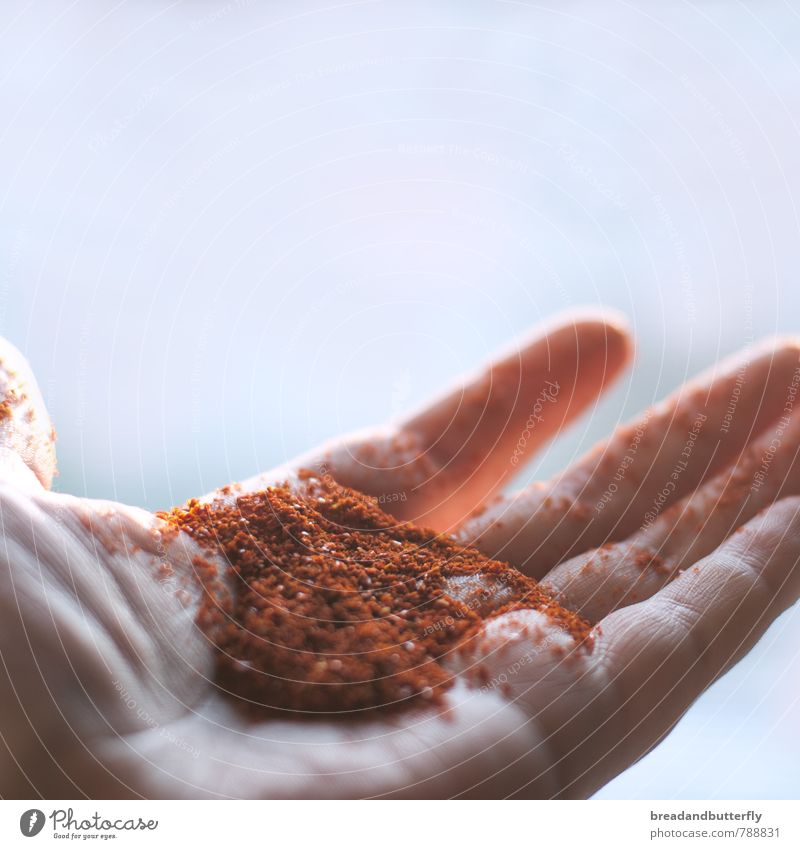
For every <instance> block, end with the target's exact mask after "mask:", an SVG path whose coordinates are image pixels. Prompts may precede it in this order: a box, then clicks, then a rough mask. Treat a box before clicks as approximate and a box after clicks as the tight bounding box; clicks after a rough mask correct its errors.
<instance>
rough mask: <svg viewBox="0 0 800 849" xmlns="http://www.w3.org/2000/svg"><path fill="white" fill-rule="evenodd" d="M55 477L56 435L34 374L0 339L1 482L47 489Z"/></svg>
mask: <svg viewBox="0 0 800 849" xmlns="http://www.w3.org/2000/svg"><path fill="white" fill-rule="evenodd" d="M55 473H56V451H55V431H54V430H53V426H52V424H51V423H50V417H49V416H48V414H47V410H46V409H45V406H44V400H43V399H42V395H41V393H40V392H39V387H38V386H37V385H36V380H35V378H34V376H33V372H32V371H31V369H30V366H29V365H28V363H27V362H26V360H25V358H24V357H23V356H22V354H20V352H19V351H18V350H17V349H16V348H15V347H14V346H13V345H12V344H11V343H10V342H8V341H7V340H5V339H2V338H0V481H6V482H10V483H14V484H16V485H18V486H21V487H24V488H26V489H30V488H39V487H44V488H45V489H49V488H50V485H51V484H52V482H53V476H54V475H55Z"/></svg>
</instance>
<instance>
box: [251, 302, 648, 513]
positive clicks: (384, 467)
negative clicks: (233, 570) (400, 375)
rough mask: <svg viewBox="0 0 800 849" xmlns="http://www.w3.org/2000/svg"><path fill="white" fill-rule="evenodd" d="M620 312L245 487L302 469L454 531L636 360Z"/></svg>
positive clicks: (584, 320)
mask: <svg viewBox="0 0 800 849" xmlns="http://www.w3.org/2000/svg"><path fill="white" fill-rule="evenodd" d="M630 351H631V346H630V340H629V336H628V332H627V330H626V327H625V324H624V320H623V319H622V318H621V317H620V316H618V315H617V314H616V313H604V312H601V311H596V310H595V311H587V312H583V313H579V312H578V313H576V312H573V313H569V314H567V315H564V316H561V317H559V318H556V319H554V320H553V321H551V322H549V323H548V324H546V325H544V326H542V327H539V328H537V329H536V330H534V331H533V332H532V333H531V334H529V335H528V336H527V337H525V338H523V339H522V340H519V341H517V342H515V343H514V344H512V345H511V346H510V347H509V348H508V349H507V350H506V351H505V352H503V353H502V354H500V355H499V356H498V358H497V359H495V360H494V361H493V362H490V363H489V364H488V365H487V366H485V367H483V368H482V369H481V370H480V371H479V372H478V373H477V374H475V375H472V376H469V377H467V378H466V379H464V380H462V381H460V382H458V383H457V385H456V387H455V388H453V389H450V390H448V391H447V392H445V393H444V395H443V396H442V397H440V398H438V399H435V400H434V401H433V402H431V403H430V404H428V405H426V406H425V407H424V408H423V409H422V410H420V411H419V412H417V413H414V414H412V415H410V416H408V417H406V418H404V419H402V420H401V421H399V422H394V423H390V424H389V425H387V426H385V427H383V428H380V429H377V430H372V431H367V432H365V433H361V434H355V435H353V436H350V437H346V438H344V439H341V440H337V441H336V442H335V443H333V444H331V445H328V446H324V447H323V448H322V449H319V450H317V451H313V452H311V453H310V454H308V455H306V456H304V457H301V458H300V459H298V460H295V461H293V462H292V463H290V464H287V466H285V467H283V468H282V469H279V470H276V471H273V472H271V473H270V474H269V475H258V476H256V477H255V478H252V479H250V480H248V481H245V482H244V483H243V484H241V485H240V486H241V487H242V488H243V489H244V490H247V491H251V490H254V489H258V488H263V486H264V485H265V482H266V481H269V480H274V479H275V478H276V477H278V478H280V477H281V476H283V477H286V476H287V475H288V474H291V473H292V471H293V470H296V469H298V468H303V467H306V468H309V469H312V470H314V471H315V472H316V473H318V474H319V473H322V474H328V475H330V476H332V477H333V478H334V479H335V480H336V481H337V482H338V483H340V484H342V485H344V486H348V487H351V488H353V489H357V490H359V491H361V492H364V493H366V494H367V495H372V496H374V497H376V498H377V499H378V500H379V502H380V504H381V506H382V507H383V508H384V509H385V510H386V511H387V512H389V513H392V514H393V515H395V516H397V517H398V518H399V519H402V520H414V521H417V522H419V523H421V524H425V525H428V526H431V527H435V528H438V529H446V528H448V527H450V526H452V525H454V524H455V523H457V522H458V521H460V520H461V519H463V518H464V517H465V516H467V515H469V513H471V512H472V511H473V510H474V509H476V508H477V507H478V506H479V505H481V504H482V503H483V502H484V501H485V500H486V499H487V498H488V497H489V496H490V495H492V493H494V492H496V491H497V490H498V489H500V488H501V487H503V486H504V485H505V484H506V483H507V482H508V480H510V478H511V477H512V476H513V475H514V474H515V473H516V472H517V471H519V470H520V469H521V468H522V466H523V465H524V463H525V462H527V460H529V459H530V458H531V457H532V456H533V455H534V453H535V452H536V451H537V450H538V449H539V448H541V446H542V445H543V444H544V443H545V442H547V441H548V440H549V439H551V438H552V437H553V436H555V435H556V434H557V433H558V432H559V431H560V429H561V428H563V427H564V426H565V425H566V424H567V423H568V422H570V421H571V420H572V419H573V418H575V416H577V415H578V414H579V413H580V412H582V411H583V410H584V409H586V407H588V406H589V405H590V404H591V403H592V402H593V401H594V400H595V399H596V398H597V397H598V395H599V394H600V393H601V392H602V391H603V390H604V389H605V388H606V387H607V386H608V384H609V383H610V382H611V381H612V380H613V379H614V378H615V377H616V376H617V375H618V374H619V372H620V371H621V369H622V368H623V367H624V366H625V365H626V363H627V362H628V360H629V358H630Z"/></svg>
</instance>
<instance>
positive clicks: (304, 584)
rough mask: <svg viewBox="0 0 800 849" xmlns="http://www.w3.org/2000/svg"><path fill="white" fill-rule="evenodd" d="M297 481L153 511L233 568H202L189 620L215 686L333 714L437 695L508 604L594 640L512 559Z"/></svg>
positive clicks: (344, 492)
mask: <svg viewBox="0 0 800 849" xmlns="http://www.w3.org/2000/svg"><path fill="white" fill-rule="evenodd" d="M301 478H302V480H301V482H300V484H299V485H295V486H294V487H293V488H292V489H290V488H289V487H288V486H287V485H282V486H272V487H269V488H268V489H266V490H264V491H263V492H257V493H252V494H247V495H241V496H238V497H237V498H235V499H234V500H232V499H231V498H227V499H220V500H218V501H216V502H213V503H211V504H201V503H199V502H198V501H196V500H193V501H190V502H189V503H188V504H187V505H186V506H185V507H181V508H176V509H174V510H173V511H172V512H170V513H167V514H162V518H164V519H166V520H167V521H169V522H170V523H172V524H173V525H174V526H177V527H178V528H180V529H182V530H184V531H186V532H187V533H189V534H190V535H191V536H192V537H193V538H194V539H195V540H197V541H198V542H200V543H201V544H202V545H203V546H204V547H206V548H208V549H209V550H212V551H214V552H217V553H219V552H221V553H222V554H223V555H224V558H225V560H226V561H227V564H228V565H229V572H228V574H227V575H220V574H218V573H217V572H216V570H215V569H214V568H213V567H209V568H200V569H198V576H199V578H200V580H201V581H202V583H203V586H204V589H205V592H204V593H203V598H202V602H201V605H200V610H199V614H198V623H199V625H200V627H201V628H202V629H203V631H204V632H205V633H206V634H207V635H208V637H209V639H210V640H211V641H212V642H213V643H214V645H215V647H216V653H217V661H216V663H217V666H216V679H217V683H218V684H219V685H220V686H221V687H222V688H223V689H224V690H225V691H227V692H228V693H229V694H231V695H233V696H236V697H239V698H240V699H241V700H244V702H245V703H246V704H249V705H251V706H253V707H256V708H257V709H260V710H263V709H265V708H266V709H282V710H290V711H301V712H311V713H329V712H347V711H357V710H364V709H373V708H388V707H391V706H398V705H403V704H406V703H408V702H409V701H411V700H416V699H418V698H422V699H428V700H433V701H437V700H438V699H439V698H440V696H441V694H442V693H443V691H444V690H445V689H446V688H447V687H448V686H449V685H450V684H451V683H452V676H453V673H452V671H448V670H447V668H446V666H445V663H446V660H447V657H448V655H452V653H453V652H457V651H459V650H460V649H463V648H464V647H465V646H466V645H467V644H468V643H469V641H470V640H471V639H472V638H474V637H476V636H477V635H478V634H479V632H480V629H481V626H482V624H483V623H484V621H485V620H486V619H488V618H491V617H495V616H498V615H500V614H501V613H505V612H507V611H509V610H517V609H523V608H527V609H535V610H539V611H542V612H544V613H545V614H546V615H547V616H548V617H549V618H550V619H551V621H552V622H554V623H555V624H556V625H558V626H559V627H561V628H563V629H564V630H565V631H567V632H568V633H569V634H571V635H572V636H573V638H574V639H575V641H576V643H579V642H582V641H584V640H586V639H588V638H589V629H590V626H589V624H588V623H587V622H585V621H584V620H582V619H581V618H580V617H579V616H577V614H575V613H572V612H570V611H568V610H566V609H564V608H562V607H561V606H560V605H559V604H558V603H557V602H556V601H555V600H554V599H553V598H552V597H550V596H549V595H547V594H546V593H545V592H544V590H543V589H542V588H541V587H540V586H539V584H538V583H537V582H536V581H534V580H533V579H531V578H527V577H525V576H524V575H522V574H521V573H520V572H519V571H517V570H516V569H514V568H512V567H511V566H509V565H507V564H505V563H500V562H498V561H496V560H491V559H489V558H487V557H485V556H484V555H483V554H481V553H480V552H479V551H477V550H476V549H473V548H464V547H462V546H459V545H457V544H456V543H455V542H453V541H452V540H451V539H450V538H449V537H446V536H443V535H440V534H437V533H435V532H434V531H431V530H426V529H424V528H419V527H416V526H414V525H412V524H408V523H402V524H398V522H397V520H396V519H394V518H393V517H391V516H389V515H388V514H386V513H384V512H383V511H382V510H381V509H380V508H379V507H378V506H377V503H376V501H375V500H374V499H370V498H369V497H368V496H365V495H362V494H360V493H358V492H355V491H353V490H349V489H345V488H344V487H340V486H339V485H337V484H335V483H334V482H332V481H331V480H330V479H319V478H317V477H314V476H313V474H312V473H309V472H306V473H304V474H303V475H302V476H301ZM199 565H200V566H202V565H203V564H199ZM228 588H230V589H228Z"/></svg>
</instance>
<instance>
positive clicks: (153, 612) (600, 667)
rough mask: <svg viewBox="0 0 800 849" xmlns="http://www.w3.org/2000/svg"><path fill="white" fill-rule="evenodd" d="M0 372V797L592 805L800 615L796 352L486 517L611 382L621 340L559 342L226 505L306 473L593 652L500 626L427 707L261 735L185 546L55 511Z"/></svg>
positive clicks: (80, 504)
mask: <svg viewBox="0 0 800 849" xmlns="http://www.w3.org/2000/svg"><path fill="white" fill-rule="evenodd" d="M0 357H1V358H2V363H3V367H2V375H0V390H2V391H3V393H4V395H5V397H6V399H7V400H8V401H9V403H8V405H7V413H8V415H6V416H5V418H3V419H2V420H0V477H1V478H2V481H3V483H2V485H0V518H2V522H3V535H4V546H3V548H2V550H0V606H1V608H2V609H1V610H0V654H1V655H2V658H3V661H4V667H3V671H2V673H0V705H1V706H2V712H1V713H0V732H2V735H3V739H4V741H5V743H6V746H5V749H4V750H3V752H2V753H1V754H0V794H1V795H3V796H33V795H37V794H41V795H44V796H49V797H73V796H77V795H82V794H86V795H88V796H90V797H92V796H95V797H96V796H103V797H110V796H127V795H141V796H146V797H156V798H157V797H172V796H183V797H198V796H221V797H256V798H265V797H266V798H272V797H289V798H293V797H304V796H312V797H318V796H337V797H338V796H380V795H410V796H433V797H444V796H454V795H478V796H506V795H525V796H544V797H549V796H559V795H561V796H584V795H588V794H590V793H592V792H594V790H596V789H597V788H598V787H600V786H601V785H602V784H603V783H605V782H606V781H607V780H609V779H610V778H611V777H613V776H614V775H615V774H617V773H618V772H620V771H621V770H622V769H624V768H625V767H627V766H628V765H630V764H631V763H633V762H634V761H635V760H637V759H638V758H639V757H641V756H642V755H643V754H644V753H645V752H646V751H648V750H649V748H651V747H652V746H653V745H654V744H655V743H656V742H658V740H659V739H661V737H662V736H663V735H664V734H665V733H666V732H667V731H668V730H669V729H670V728H671V727H672V725H673V724H674V723H675V722H676V721H677V719H678V718H679V717H680V716H681V714H682V713H683V711H685V710H686V708H687V707H688V706H689V705H690V704H691V702H692V701H693V700H694V699H695V698H696V697H697V695H699V694H700V693H701V692H702V691H703V689H704V688H705V687H707V686H708V685H709V684H710V683H711V682H712V681H713V680H714V679H715V678H716V677H718V676H719V675H720V674H722V673H723V672H724V671H725V670H726V669H727V668H729V666H730V665H731V664H732V663H734V662H735V661H736V660H737V659H738V658H739V657H741V655H742V654H743V653H744V652H746V651H747V650H748V649H749V648H750V647H751V646H752V644H753V643H754V642H755V641H756V640H757V639H758V636H759V635H760V634H761V633H762V632H763V630H764V629H765V628H766V627H767V625H768V624H769V622H770V621H772V619H774V617H775V616H776V615H777V614H778V613H779V612H780V611H781V610H783V609H784V608H785V607H787V606H788V605H790V604H791V603H792V602H793V601H794V600H795V599H796V597H797V593H798V590H800V587H799V586H798V569H797V567H796V562H797V558H798V555H800V533H799V531H800V515H799V514H798V506H800V501H798V499H797V498H796V495H797V494H798V493H800V479H799V478H798V469H797V462H796V460H795V454H796V451H797V447H798V444H800V432H799V431H798V424H797V421H796V418H797V417H796V416H791V415H789V417H788V419H786V420H783V419H782V416H784V415H785V414H786V409H787V403H788V407H789V408H791V406H792V404H793V402H794V395H793V393H794V392H796V391H797V385H798V371H797V369H798V364H799V360H798V346H797V344H796V343H794V342H790V341H779V342H776V343H774V344H771V345H769V346H765V347H762V348H761V349H758V350H756V351H751V352H749V353H748V354H745V355H743V357H742V358H740V359H739V360H736V361H729V362H728V363H727V364H724V365H719V366H717V367H716V368H715V369H714V370H713V371H712V372H711V373H709V374H707V375H705V376H703V377H701V378H699V379H697V380H696V381H693V382H692V383H690V384H687V386H685V387H683V388H682V389H681V390H680V391H679V392H678V393H676V394H675V395H674V396H672V397H671V398H670V399H668V400H667V401H666V402H664V403H663V404H661V405H659V406H658V407H656V408H655V409H653V410H651V411H649V412H648V413H646V414H645V416H644V418H643V419H642V421H641V422H640V423H639V424H634V425H631V426H628V427H625V428H621V429H619V430H618V431H617V432H616V433H615V434H614V436H612V437H611V439H610V440H609V441H608V442H607V443H605V444H604V445H602V446H600V447H598V448H596V449H595V450H594V451H592V452H591V453H590V454H589V455H588V456H587V457H585V458H583V459H582V460H580V461H578V462H577V463H576V464H574V465H573V466H572V467H571V468H570V469H568V470H567V471H566V472H564V473H563V474H562V475H559V476H557V477H556V478H555V479H554V480H552V481H550V482H549V483H547V484H535V485H533V486H531V487H529V488H527V489H526V490H523V491H522V492H521V493H518V494H516V495H511V496H497V495H496V493H497V492H498V491H499V490H500V489H501V488H502V487H504V486H505V484H506V483H507V482H508V480H509V479H510V477H511V476H512V475H513V473H514V472H515V471H516V470H517V469H518V468H519V467H521V465H522V464H523V463H524V462H526V461H527V460H528V459H530V457H531V456H532V454H533V453H534V451H535V450H537V449H538V448H540V447H541V446H542V445H543V444H544V443H545V442H546V441H547V440H548V439H550V438H552V437H553V436H555V435H556V434H557V433H558V431H559V430H560V429H561V428H562V427H563V426H564V425H565V424H566V423H567V422H569V421H570V420H571V419H572V418H574V416H576V415H577V414H578V413H579V412H581V411H582V410H584V409H585V408H586V407H588V406H589V405H591V403H592V402H593V401H594V399H595V398H596V397H597V396H598V394H599V393H600V392H601V391H602V389H603V388H604V387H605V386H606V385H607V384H608V382H609V381H610V380H611V379H612V378H613V377H614V376H615V375H616V374H617V373H618V372H619V371H620V370H621V369H622V367H623V366H624V365H625V364H626V362H627V360H628V357H629V346H628V342H627V338H626V334H625V332H624V330H623V329H621V327H620V325H619V324H618V323H617V322H616V321H614V320H611V321H606V320H604V319H603V318H602V317H600V316H597V317H594V318H593V317H575V318H574V319H573V320H565V321H564V322H563V323H562V324H560V325H554V326H551V327H550V328H548V329H547V330H546V331H545V332H543V333H542V334H541V335H539V336H537V337H535V338H533V339H532V340H531V341H530V342H529V343H527V344H526V345H525V346H523V347H521V348H520V349H518V350H517V349H515V350H514V351H512V352H511V353H510V354H509V355H508V356H507V357H506V358H504V359H502V360H500V361H498V363H495V364H494V365H493V366H492V367H491V368H489V369H488V370H487V371H486V372H485V373H484V374H483V375H481V376H479V377H478V378H476V379H475V380H474V381H471V382H469V383H467V384H466V385H465V387H464V388H463V389H458V390H456V391H455V392H454V393H452V394H450V395H449V396H446V397H445V398H443V399H442V400H441V401H438V402H436V403H434V404H433V405H431V406H430V407H429V408H428V409H426V410H425V411H423V412H422V413H420V414H418V415H414V416H411V417H410V418H408V419H406V420H405V421H403V422H401V423H400V424H397V425H390V426H388V427H386V428H384V429H382V430H380V431H373V432H369V433H365V434H360V435H357V436H355V437H349V438H345V439H343V440H341V441H339V442H337V443H335V444H333V445H330V446H326V447H324V448H322V449H320V450H319V451H317V452H314V453H313V454H311V455H308V456H306V457H303V458H301V459H300V460H298V461H296V462H295V463H293V464H290V465H288V466H286V467H282V468H280V469H277V470H275V471H273V472H271V473H269V474H266V475H260V476H258V477H256V478H254V479H252V480H250V481H247V482H245V483H244V484H242V485H241V487H240V490H241V491H247V490H250V491H254V490H258V489H261V488H263V487H264V486H266V485H268V484H269V483H273V482H278V481H283V480H287V479H291V478H292V476H293V474H294V472H295V471H296V470H297V469H299V468H302V467H312V468H324V469H325V470H326V471H327V472H328V473H329V474H331V475H332V476H333V477H334V478H335V479H336V480H337V481H338V482H339V483H342V484H344V485H347V486H352V487H353V488H356V489H359V490H361V491H363V492H366V493H368V494H371V495H375V496H377V497H378V499H379V501H380V502H381V504H382V506H383V507H384V509H386V510H387V511H388V512H393V513H395V515H397V516H398V517H399V518H402V519H413V520H415V521H417V522H419V523H423V524H427V525H430V526H433V527H435V528H437V529H440V530H448V531H451V532H453V533H455V534H456V535H457V537H458V538H459V539H460V540H461V541H462V542H465V543H473V542H474V543H475V544H477V545H478V546H479V547H480V548H481V549H482V550H483V551H484V552H486V553H487V554H489V555H490V556H498V557H501V558H503V559H506V560H508V561H509V562H511V563H512V564H513V565H515V566H517V567H518V568H520V569H522V570H524V571H526V572H527V573H528V574H531V575H534V576H536V577H538V578H541V579H543V581H544V583H545V584H546V586H548V587H549V588H550V589H551V591H552V592H554V593H555V594H557V595H558V596H559V597H560V598H561V599H562V600H563V601H564V602H565V603H566V604H567V605H568V606H572V607H574V608H575V609H578V610H580V611H581V612H582V613H583V614H584V615H585V616H587V617H589V618H590V619H591V620H592V621H594V622H598V623H599V625H598V627H597V629H596V631H595V637H594V641H593V647H592V649H591V651H587V650H586V649H584V648H580V647H578V648H576V647H575V646H574V645H572V644H571V641H570V640H569V638H567V637H566V635H564V634H563V633H561V632H559V631H558V629H557V628H556V627H555V626H553V625H552V624H551V623H550V622H549V621H548V620H547V619H545V618H544V617H543V615H542V614H540V613H537V612H536V611H532V610H531V611H517V612H515V613H511V614H505V615H503V616H499V617H497V618H495V619H492V620H490V621H489V622H487V624H486V626H485V637H486V639H483V640H481V641H479V645H480V653H481V654H480V657H478V656H476V655H475V654H474V650H473V653H471V654H466V653H465V654H463V655H462V656H461V657H460V659H459V660H458V662H454V663H453V673H454V675H457V676H458V678H459V680H458V682H457V683H456V684H455V686H454V687H452V688H451V689H450V690H448V691H447V692H446V693H445V695H444V704H443V705H442V706H437V707H435V708H432V707H425V706H420V705H412V706H409V707H408V708H407V709H406V710H404V711H403V712H401V713H393V714H391V715H389V714H387V715H382V714H380V713H374V714H370V715H365V716H364V718H362V719H352V718H348V719H342V718H331V719H330V720H319V719H317V720H314V721H308V720H293V719H283V718H275V719H254V718H253V717H252V716H246V715H244V714H243V713H242V712H241V711H240V710H238V709H237V708H236V706H235V705H233V704H232V703H231V701H230V700H229V699H226V698H225V696H224V695H222V694H220V693H219V692H218V689H217V688H216V687H215V686H214V684H213V683H212V681H213V649H212V647H211V646H210V645H209V643H208V641H207V639H206V638H205V636H204V635H203V634H202V633H201V631H200V630H199V629H198V628H197V626H196V624H195V621H194V617H195V613H196V609H197V604H198V595H199V591H198V590H197V588H196V585H195V583H194V581H193V579H192V574H193V566H192V560H193V558H194V557H195V555H196V554H197V553H198V549H197V546H196V544H195V543H194V541H193V540H191V539H189V538H188V537H186V536H185V535H181V536H179V537H178V538H175V537H174V535H172V534H165V533H163V530H164V527H163V523H162V522H161V520H159V519H158V518H157V517H155V516H153V515H151V514H149V513H147V512H146V511H142V510H138V509H136V508H131V507H126V506H124V505H119V504H112V503H109V502H99V501H91V500H87V499H77V498H74V497H71V496H68V495H63V494H58V493H52V492H49V491H48V489H49V485H50V482H51V479H52V475H53V471H54V452H53V441H52V433H51V429H50V425H49V420H48V419H47V416H46V413H45V411H44V406H43V404H42V403H41V399H40V398H39V396H38V392H37V391H36V390H35V387H34V384H33V380H32V378H31V377H30V375H29V374H27V373H26V369H25V367H24V364H23V363H22V361H21V359H20V358H19V355H18V354H17V353H16V352H15V351H13V349H11V348H10V346H9V347H7V348H6V349H4V350H3V351H0ZM11 392H13V393H15V394H10V393H11ZM734 402H735V403H734ZM732 407H733V411H732V412H731V408H732ZM0 414H2V411H0ZM775 440H778V442H779V444H777V443H775ZM687 446H689V447H688V453H687ZM765 458H768V460H769V462H766V463H765ZM765 465H766V468H764V466H765ZM756 482H757V484H758V485H756ZM612 485H613V487H612ZM612 489H613V491H612ZM482 507H483V510H482V512H477V513H476V512H475V511H476V510H478V511H479V510H480V508H482ZM763 508H767V509H766V510H765V511H764V512H761V513H759V511H761V510H762V509H763ZM470 514H472V517H471V518H470ZM737 529H741V530H739V532H737V533H734V532H735V531H737ZM204 556H207V552H204ZM477 664H481V665H482V666H484V667H485V668H487V669H488V680H487V681H486V682H485V683H483V684H479V683H475V682H474V680H473V678H472V676H471V675H470V670H471V669H472V668H473V667H474V666H476V665H477Z"/></svg>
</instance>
